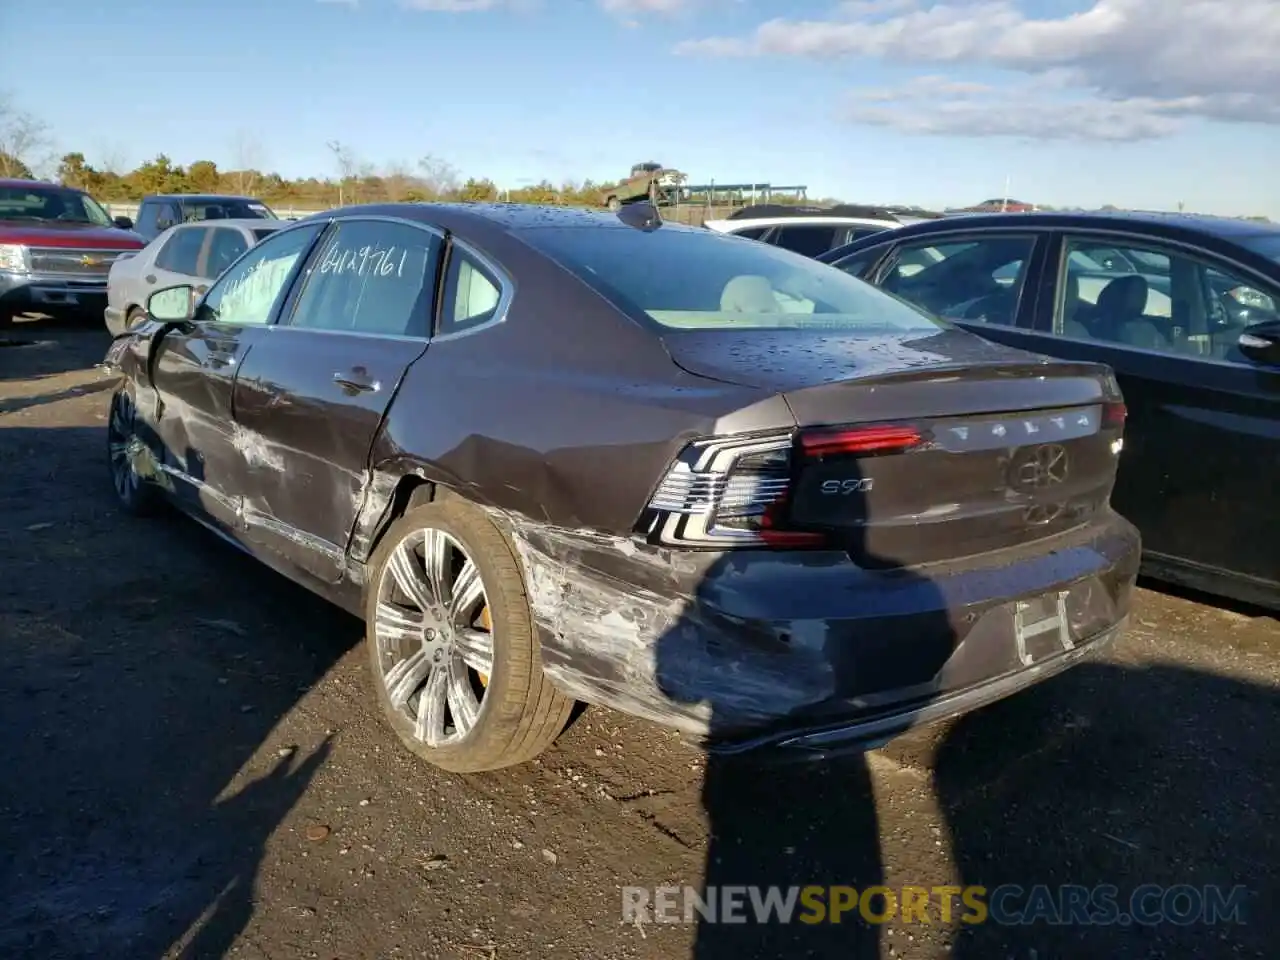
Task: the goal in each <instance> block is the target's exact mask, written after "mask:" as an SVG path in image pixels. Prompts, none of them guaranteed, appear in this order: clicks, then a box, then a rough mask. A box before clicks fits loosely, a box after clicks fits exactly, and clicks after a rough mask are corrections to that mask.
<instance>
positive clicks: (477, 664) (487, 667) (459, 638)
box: [453, 628, 493, 676]
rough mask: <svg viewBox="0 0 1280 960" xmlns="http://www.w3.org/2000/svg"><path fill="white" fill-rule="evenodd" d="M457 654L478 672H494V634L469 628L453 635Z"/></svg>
mask: <svg viewBox="0 0 1280 960" xmlns="http://www.w3.org/2000/svg"><path fill="white" fill-rule="evenodd" d="M453 647H454V651H455V653H456V654H457V656H458V657H459V658H460V659H461V660H462V662H463V663H465V664H466V665H467V666H468V667H470V668H471V669H472V670H474V671H475V672H476V673H482V674H484V675H485V676H488V675H489V674H491V673H493V634H491V633H486V632H485V631H483V630H475V629H471V628H468V629H466V630H459V631H458V632H457V633H455V634H454V636H453Z"/></svg>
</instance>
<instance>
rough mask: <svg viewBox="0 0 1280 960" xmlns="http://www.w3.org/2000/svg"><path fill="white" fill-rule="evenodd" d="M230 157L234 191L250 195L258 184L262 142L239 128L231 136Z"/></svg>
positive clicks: (261, 161) (261, 160) (261, 163)
mask: <svg viewBox="0 0 1280 960" xmlns="http://www.w3.org/2000/svg"><path fill="white" fill-rule="evenodd" d="M231 149H232V158H233V161H234V164H235V178H236V192H237V193H239V194H241V195H242V196H250V195H251V194H252V193H253V191H254V190H255V189H256V188H257V186H258V177H259V175H260V174H261V169H262V165H263V162H264V161H263V155H262V143H261V141H259V140H258V138H257V137H255V136H254V135H253V134H252V133H250V132H249V131H248V130H240V131H238V132H237V133H236V135H235V137H234V138H232V144H231Z"/></svg>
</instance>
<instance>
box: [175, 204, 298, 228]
mask: <svg viewBox="0 0 1280 960" xmlns="http://www.w3.org/2000/svg"><path fill="white" fill-rule="evenodd" d="M183 208H184V213H185V217H184V219H186V221H187V222H188V223H192V222H199V221H201V220H275V219H277V217H276V215H275V214H274V213H272V212H271V209H270V208H269V207H267V205H266V204H263V203H258V202H257V201H252V200H250V201H245V200H229V199H221V198H220V199H217V200H188V201H186V202H185V203H184V204H183Z"/></svg>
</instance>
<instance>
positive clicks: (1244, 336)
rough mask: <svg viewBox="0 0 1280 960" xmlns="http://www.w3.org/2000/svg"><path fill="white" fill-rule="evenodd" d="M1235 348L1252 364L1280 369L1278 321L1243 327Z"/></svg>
mask: <svg viewBox="0 0 1280 960" xmlns="http://www.w3.org/2000/svg"><path fill="white" fill-rule="evenodd" d="M1236 346H1238V347H1239V348H1240V352H1241V353H1243V354H1244V355H1245V356H1246V357H1248V358H1249V359H1250V360H1252V361H1253V362H1254V363H1261V364H1263V365H1265V366H1268V367H1280V320H1268V321H1267V322H1266V323H1257V324H1254V325H1253V326H1252V327H1245V329H1244V332H1243V333H1241V334H1240V339H1239V340H1237V341H1236Z"/></svg>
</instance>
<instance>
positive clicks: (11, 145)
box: [0, 94, 53, 177]
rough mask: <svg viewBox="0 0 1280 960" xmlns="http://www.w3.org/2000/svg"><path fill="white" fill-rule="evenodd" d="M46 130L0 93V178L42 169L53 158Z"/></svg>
mask: <svg viewBox="0 0 1280 960" xmlns="http://www.w3.org/2000/svg"><path fill="white" fill-rule="evenodd" d="M52 148H53V140H52V138H51V137H50V136H49V128H48V126H47V125H46V124H45V123H44V121H42V120H40V119H39V118H37V117H34V116H32V115H31V114H29V113H24V112H23V111H21V110H19V109H18V108H17V106H15V105H14V103H13V101H12V100H11V99H10V98H9V97H8V96H7V95H4V94H0V177H13V176H19V175H20V174H22V173H27V172H28V171H33V170H37V169H39V168H41V167H45V166H47V165H48V164H49V161H50V160H51V159H52V157H51V150H52Z"/></svg>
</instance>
